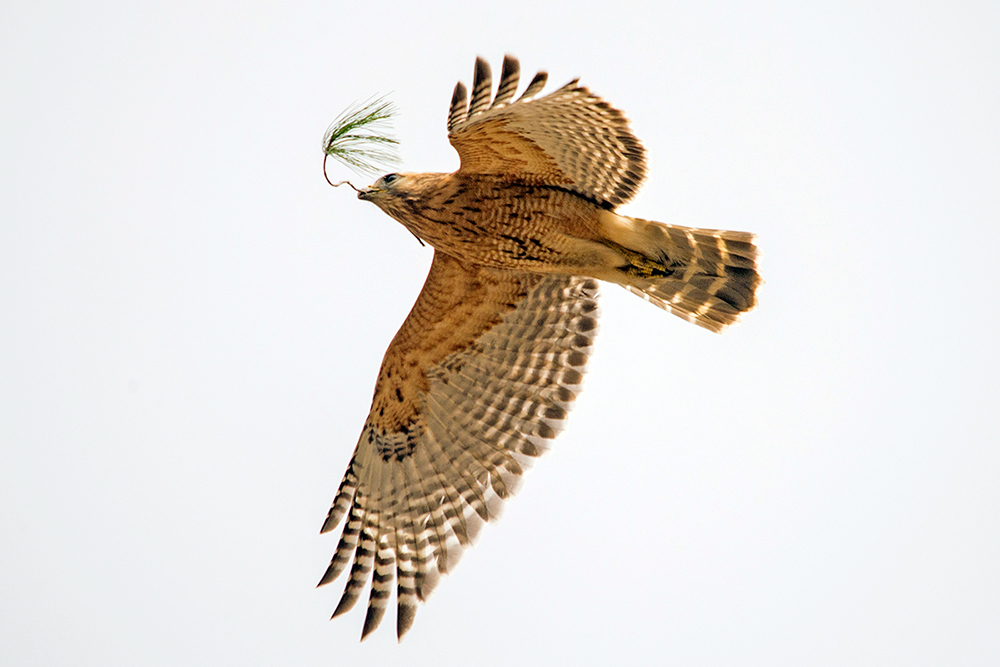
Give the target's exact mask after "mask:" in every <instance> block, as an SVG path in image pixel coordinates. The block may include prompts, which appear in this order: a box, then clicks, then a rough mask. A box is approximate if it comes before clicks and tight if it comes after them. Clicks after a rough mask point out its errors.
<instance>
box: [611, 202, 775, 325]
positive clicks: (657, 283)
mask: <svg viewBox="0 0 1000 667" xmlns="http://www.w3.org/2000/svg"><path fill="white" fill-rule="evenodd" d="M615 218H617V220H616V223H617V224H615V225H613V227H614V233H613V234H611V235H609V236H611V239H610V240H612V241H614V242H615V243H616V244H618V245H620V246H622V247H623V249H624V252H623V254H624V255H625V257H626V259H628V264H627V265H626V266H624V267H619V275H620V276H621V279H620V280H619V281H618V282H620V284H621V285H622V286H624V287H625V288H627V289H628V290H629V291H631V292H633V293H635V294H638V295H639V296H641V297H642V298H644V299H646V300H647V301H649V302H651V303H654V304H656V305H657V306H659V307H660V308H663V309H664V310H667V311H669V312H671V313H673V314H674V315H677V316H679V317H682V318H684V319H686V320H687V321H689V322H692V323H694V324H697V325H699V326H701V327H704V328H706V329H709V330H710V331H715V332H717V333H722V332H723V331H725V330H726V328H727V327H728V326H729V325H731V324H735V323H736V322H738V321H739V319H740V314H741V313H745V312H747V311H750V310H752V309H753V308H754V306H756V304H757V296H756V292H757V288H758V287H759V286H760V285H761V284H762V283H763V282H764V281H763V280H762V279H761V277H760V274H759V273H758V272H757V246H756V245H755V241H756V237H755V236H754V235H753V234H749V233H747V232H729V231H722V230H716V229H694V228H691V227H681V226H679V225H667V224H664V223H661V222H653V221H651V220H642V219H639V218H626V217H624V216H615Z"/></svg>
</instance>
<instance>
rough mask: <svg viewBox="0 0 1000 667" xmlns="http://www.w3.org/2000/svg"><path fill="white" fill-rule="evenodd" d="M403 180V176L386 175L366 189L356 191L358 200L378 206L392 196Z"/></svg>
mask: <svg viewBox="0 0 1000 667" xmlns="http://www.w3.org/2000/svg"><path fill="white" fill-rule="evenodd" d="M404 180H405V175H404V174H386V175H385V176H382V177H381V178H379V179H378V180H377V181H375V182H374V183H372V184H371V185H369V186H368V187H367V188H361V189H360V190H359V191H358V199H364V200H365V201H370V202H372V203H373V204H375V205H378V206H380V205H381V202H383V201H385V200H386V198H387V197H391V196H393V193H394V190H395V187H397V184H399V183H400V182H401V181H404Z"/></svg>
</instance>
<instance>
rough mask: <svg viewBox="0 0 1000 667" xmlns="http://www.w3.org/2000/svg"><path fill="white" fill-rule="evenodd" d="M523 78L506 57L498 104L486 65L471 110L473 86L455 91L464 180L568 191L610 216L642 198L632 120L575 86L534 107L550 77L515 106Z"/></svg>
mask: <svg viewBox="0 0 1000 667" xmlns="http://www.w3.org/2000/svg"><path fill="white" fill-rule="evenodd" d="M519 72H520V65H519V64H518V61H517V59H516V58H513V57H511V56H505V57H504V61H503V72H502V73H501V77H500V84H499V86H498V88H497V94H496V97H494V98H493V100H492V103H491V101H490V93H491V88H492V79H491V74H490V66H489V64H488V63H487V62H486V61H485V60H483V59H482V58H477V59H476V73H475V80H474V83H473V86H472V101H471V103H468V104H467V103H466V90H465V86H464V85H463V84H462V83H461V82H459V83H458V85H457V86H455V94H454V95H453V96H452V100H451V111H450V113H449V114H448V139H449V140H450V141H451V145H452V146H454V147H455V150H456V151H458V155H459V157H460V158H461V159H462V165H461V168H460V169H459V173H463V172H464V173H469V174H496V175H504V176H508V177H510V178H511V179H512V180H519V181H523V182H527V183H531V184H533V185H552V186H556V187H562V188H566V189H568V190H571V191H573V192H576V193H577V194H579V195H582V196H584V197H587V198H588V199H592V200H594V201H595V202H596V203H598V204H601V205H605V206H608V207H610V208H613V207H615V206H617V205H619V204H622V203H624V202H626V201H628V200H629V199H631V198H632V197H633V196H635V193H636V192H637V191H638V189H639V185H640V184H641V183H642V181H643V179H644V178H645V176H646V159H645V152H644V151H643V148H642V144H640V143H639V140H638V139H636V138H635V136H634V135H633V134H632V132H631V131H630V130H629V125H628V121H627V120H626V119H625V116H624V115H622V113H621V112H620V111H618V110H617V109H615V108H614V107H612V106H611V105H610V104H608V103H607V102H605V101H604V100H602V99H601V98H599V97H597V96H596V95H593V94H592V93H591V92H590V91H589V90H587V89H586V88H584V87H582V86H579V85H577V82H576V81H575V80H574V81H571V82H570V83H568V84H566V85H565V86H563V87H562V88H560V89H559V90H557V91H555V92H554V93H551V94H549V95H546V96H545V97H541V98H538V99H532V98H533V97H534V95H536V94H537V93H538V92H540V91H541V89H542V88H543V87H544V86H545V80H546V78H547V76H548V75H547V74H545V72H539V73H538V74H536V75H535V78H534V79H533V80H532V82H531V83H530V84H529V85H528V88H527V89H526V90H525V92H524V94H523V95H522V96H521V97H520V98H518V99H517V101H515V102H511V101H510V100H511V99H512V98H513V96H514V93H515V92H516V91H517V84H518V76H519Z"/></svg>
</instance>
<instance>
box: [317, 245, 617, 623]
mask: <svg viewBox="0 0 1000 667" xmlns="http://www.w3.org/2000/svg"><path fill="white" fill-rule="evenodd" d="M596 296H597V283H596V281H594V280H592V279H589V278H580V277H572V276H541V275H532V274H526V273H518V272H510V271H497V270H493V269H487V268H479V267H467V266H464V265H462V264H461V263H459V262H458V260H456V259H453V258H451V257H450V256H448V255H445V254H443V253H439V252H436V253H435V254H434V261H433V263H432V264H431V269H430V273H429V274H428V276H427V281H426V282H425V283H424V287H423V290H422V291H421V292H420V296H419V297H418V298H417V302H416V303H415V304H414V306H413V310H412V311H410V314H409V316H408V317H407V318H406V321H405V322H404V323H403V326H402V327H401V328H400V330H399V332H398V333H397V334H396V337H395V338H394V339H393V341H392V343H391V344H390V345H389V349H388V351H387V352H386V354H385V358H384V359H383V361H382V368H381V371H380V373H379V378H378V382H377V383H376V385H375V397H374V400H373V401H372V408H371V412H370V413H369V415H368V420H367V422H366V423H365V426H364V430H363V431H362V433H361V439H360V440H359V441H358V445H357V447H356V448H355V450H354V456H353V458H352V459H351V464H350V466H349V467H348V469H347V474H346V475H345V476H344V480H343V482H341V485H340V489H339V491H338V492H337V496H336V499H335V500H334V502H333V507H332V508H331V509H330V513H329V516H328V517H327V520H326V523H324V525H323V530H322V532H327V531H330V530H333V529H334V528H336V527H337V525H338V524H339V523H340V521H341V520H342V519H343V517H344V516H345V515H346V516H347V522H346V524H345V526H344V530H343V533H342V536H341V538H340V543H339V544H338V546H337V550H336V553H335V554H334V556H333V559H332V560H331V561H330V566H329V568H327V571H326V573H325V574H324V575H323V578H322V580H321V581H320V585H323V584H326V583H328V582H330V581H332V580H334V579H336V578H337V576H338V575H339V574H340V573H341V572H342V571H343V570H344V568H345V567H346V566H347V564H348V563H349V562H351V560H352V557H353V565H352V567H351V573H350V576H349V578H348V581H347V586H346V588H345V589H344V595H343V597H342V598H341V600H340V603H339V604H338V605H337V609H336V611H335V612H334V616H337V615H339V614H342V613H344V612H346V611H348V610H349V609H351V607H353V606H354V603H355V602H356V601H357V599H358V597H359V596H360V594H361V593H362V590H363V589H364V587H365V586H366V584H367V582H368V578H369V575H370V574H371V573H372V570H373V569H374V575H373V580H372V587H371V594H370V597H369V602H368V614H367V616H366V618H365V625H364V630H363V632H362V639H364V638H365V637H366V636H367V635H368V634H369V633H370V632H371V631H372V630H374V629H375V628H376V627H377V626H378V624H379V623H380V621H381V620H382V616H383V614H384V613H385V609H386V606H387V605H388V598H389V596H390V593H391V588H392V582H393V579H394V578H395V580H396V582H397V585H396V599H397V617H396V633H397V635H398V636H399V637H400V638H402V636H403V634H404V633H405V632H406V631H407V630H408V629H409V627H410V625H411V624H412V622H413V617H414V613H415V612H416V602H417V600H424V599H426V598H427V596H428V595H429V594H430V592H431V590H432V589H433V587H434V585H435V584H436V583H437V580H438V579H439V576H440V575H441V574H445V573H447V572H448V571H449V570H450V568H452V567H453V566H454V565H455V563H456V562H457V561H458V558H459V556H460V555H461V553H462V550H463V549H464V548H465V547H466V546H468V545H469V544H470V543H471V540H472V539H473V538H474V537H475V535H476V533H477V531H478V530H479V528H480V527H481V526H482V525H483V523H484V522H486V521H489V520H492V519H495V518H497V517H498V516H499V513H500V510H501V509H502V507H503V504H504V501H506V500H507V499H508V498H509V497H510V495H511V494H512V493H513V492H514V491H515V490H516V489H517V487H518V484H519V482H520V477H521V474H522V472H523V471H524V469H525V468H526V467H528V466H529V465H530V464H531V462H532V459H533V458H534V457H535V456H537V455H538V454H540V453H541V452H543V451H544V450H545V449H546V448H547V446H548V443H549V441H550V440H551V439H552V438H554V437H555V436H556V434H557V433H558V432H559V430H560V429H561V427H562V424H563V421H564V420H565V418H566V414H567V409H568V408H569V406H570V404H571V403H572V401H573V400H574V399H575V393H574V392H575V390H576V388H577V387H578V386H579V385H580V383H581V381H582V379H583V370H584V367H585V365H586V363H587V357H588V354H589V351H590V346H591V343H592V340H593V337H594V334H595V332H596V328H597V301H596Z"/></svg>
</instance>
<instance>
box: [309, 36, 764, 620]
mask: <svg viewBox="0 0 1000 667" xmlns="http://www.w3.org/2000/svg"><path fill="white" fill-rule="evenodd" d="M518 73H519V65H518V62H517V60H516V59H514V58H512V57H510V56H507V57H505V58H504V62H503V72H502V75H501V78H500V84H499V87H498V90H497V92H496V95H495V96H493V97H492V99H491V89H492V83H491V75H490V68H489V65H488V64H487V63H486V61H484V60H483V59H481V58H479V59H477V60H476V69H475V79H474V85H473V90H472V98H471V102H470V103H469V104H468V107H467V106H466V90H465V87H464V86H463V85H462V84H461V83H459V84H458V85H457V86H456V87H455V94H454V96H453V98H452V102H451V111H450V113H449V115H448V138H449V140H450V141H451V144H452V145H453V146H454V147H455V150H457V151H458V154H459V156H460V157H461V166H460V168H459V169H458V171H456V172H455V173H453V174H387V175H385V176H383V177H381V178H379V179H378V180H377V181H376V182H375V183H374V184H373V185H372V186H371V187H369V188H365V189H363V190H362V191H360V193H359V194H358V197H359V198H360V199H364V200H367V201H370V202H372V203H374V204H375V205H377V206H378V207H379V208H381V209H382V210H383V211H385V212H386V213H388V214H389V215H390V216H392V217H393V218H395V219H396V220H398V221H399V222H400V223H402V224H403V226H405V227H406V228H407V229H408V230H410V231H411V232H413V234H415V235H416V236H417V237H418V238H420V239H423V240H424V241H426V242H427V243H429V244H430V245H431V246H433V247H434V259H433V262H432V264H431V268H430V273H429V274H428V276H427V281H426V282H425V283H424V287H423V290H422V291H421V292H420V295H419V296H418V297H417V301H416V303H415V304H414V306H413V310H411V311H410V314H409V316H408V317H407V318H406V321H405V322H403V325H402V327H401V328H400V330H399V332H398V333H397V334H396V337H395V338H394V339H393V341H392V343H391V344H390V345H389V349H388V351H386V354H385V358H384V359H383V361H382V368H381V370H380V371H379V376H378V381H377V383H376V385H375V396H374V399H373V401H372V407H371V412H370V413H369V415H368V419H367V421H366V422H365V426H364V429H363V431H362V433H361V439H360V440H359V441H358V444H357V447H356V448H355V450H354V456H353V457H352V459H351V463H350V466H349V467H348V469H347V474H346V475H345V476H344V480H343V482H341V485H340V489H339V490H338V492H337V496H336V499H335V500H334V502H333V507H332V508H331V509H330V513H329V516H328V517H327V520H326V522H325V523H324V524H323V529H322V532H327V531H330V530H333V529H334V528H336V527H337V525H338V524H339V523H340V522H341V520H342V519H343V518H344V517H345V515H346V517H347V521H346V524H345V526H344V530H343V533H342V536H341V539H340V543H339V544H338V546H337V550H336V553H335V554H334V556H333V559H332V561H331V562H330V566H329V568H328V569H327V570H326V573H325V574H324V575H323V578H322V580H321V581H320V585H322V584H326V583H328V582H330V581H332V580H334V579H336V578H337V576H338V575H339V574H340V573H341V572H342V571H343V570H344V568H345V567H346V566H347V565H348V563H351V561H352V559H353V565H352V567H351V571H350V576H349V578H348V580H347V586H346V589H345V591H344V595H343V597H342V598H341V600H340V603H339V604H338V605H337V609H336V611H335V612H334V616H337V615H339V614H342V613H344V612H346V611H347V610H349V609H350V608H351V607H352V606H353V605H354V603H355V602H356V601H357V599H358V597H359V596H360V594H361V593H362V590H363V589H364V587H365V586H366V585H367V582H368V580H369V577H371V578H372V585H371V593H370V596H369V602H368V614H367V616H366V618H365V624H364V629H363V632H362V639H364V638H365V637H366V636H367V635H368V634H369V633H370V632H372V631H373V630H374V629H375V628H376V627H377V626H378V625H379V623H380V621H381V620H382V616H383V614H384V612H385V609H386V607H387V605H388V602H389V597H390V594H391V589H392V585H393V581H394V580H395V582H396V600H397V616H396V633H397V636H398V637H399V638H402V636H403V634H404V633H406V631H407V630H408V629H409V628H410V625H411V624H412V623H413V618H414V614H415V612H416V606H417V601H418V600H421V601H422V600H425V599H426V598H427V596H428V594H429V593H430V592H431V590H432V589H433V587H434V586H435V584H436V583H437V581H438V579H439V576H440V575H441V574H445V573H447V572H448V571H450V569H451V568H452V567H454V565H455V563H456V562H457V560H458V558H459V556H460V555H461V552H462V550H463V549H464V548H465V547H467V546H468V545H469V544H470V542H471V541H472V539H473V538H474V537H475V536H476V533H477V532H478V530H479V528H480V527H481V526H482V525H483V524H484V523H485V522H487V521H490V520H491V519H495V518H496V517H498V516H499V512H500V510H501V508H502V506H503V504H504V502H505V501H506V500H507V499H508V498H509V497H510V496H511V494H513V493H514V492H515V491H516V489H517V487H518V485H519V484H520V481H521V475H522V473H523V472H524V470H525V469H526V468H528V467H529V466H530V465H531V463H532V460H533V459H534V458H535V457H536V456H538V455H539V454H540V453H542V452H543V451H545V449H546V448H547V447H548V446H549V443H550V441H551V440H552V439H553V438H554V437H555V436H556V434H557V433H558V432H559V430H560V429H561V428H562V425H563V423H564V421H565V419H566V415H567V411H568V409H569V407H570V405H571V404H572V402H573V400H574V399H575V397H576V393H577V392H578V390H579V387H580V385H581V382H582V380H583V372H584V368H585V366H586V364H587V358H588V356H589V354H590V348H591V345H592V343H593V339H594V335H595V333H596V331H597V314H598V312H597V280H604V281H608V282H612V283H616V284H618V285H622V286H623V287H625V288H626V289H628V290H630V291H632V292H634V293H636V294H638V295H640V296H642V297H643V298H645V299H647V300H649V301H651V302H653V303H655V304H656V305H658V306H660V307H661V308H664V309H666V310H668V311H670V312H671V313H674V314H675V315H678V316H680V317H683V318H684V319H686V320H688V321H689V322H693V323H695V324H697V325H700V326H702V327H705V328H706V329H709V330H711V331H716V332H721V331H723V330H724V329H725V328H726V327H727V326H729V325H730V324H733V323H734V322H736V321H738V320H739V315H740V313H743V312H746V311H748V310H750V309H751V308H753V307H754V304H755V296H754V295H755V291H756V289H757V287H758V285H760V283H761V279H760V276H759V275H758V273H757V261H756V257H757V248H756V246H755V245H754V236H753V235H751V234H747V233H744V232H728V231H715V230H707V229H690V228H687V227H679V226H674V225H666V224H662V223H658V222H650V221H648V220H640V219H637V218H630V217H626V216H621V215H617V214H616V213H615V212H614V209H615V207H616V206H617V205H619V204H622V203H624V202H626V201H628V200H629V199H631V198H632V196H634V195H635V193H636V191H637V189H638V187H639V185H640V183H642V181H643V178H644V177H645V175H646V165H645V159H644V152H643V148H642V146H641V144H640V143H639V141H638V139H636V138H635V137H634V136H633V135H632V133H631V132H630V131H629V127H628V122H627V121H626V120H625V118H624V116H623V115H622V114H621V112H619V111H618V110H617V109H615V108H613V107H611V106H610V105H609V104H608V103H607V102H605V101H603V100H601V99H600V98H599V97H596V96H595V95H593V94H592V93H590V91H588V90H587V89H586V88H584V87H582V86H579V85H577V81H575V80H574V81H572V82H570V83H569V84H567V85H566V86H564V87H562V88H560V89H559V90H557V91H555V92H554V93H551V94H549V95H546V96H545V97H541V98H538V99H533V98H534V96H535V95H536V94H537V93H539V92H540V91H541V89H542V88H543V87H544V85H545V81H546V78H547V75H546V74H545V73H544V72H540V73H538V74H537V75H536V76H535V78H534V79H533V80H532V81H531V83H530V84H529V85H528V88H527V90H526V91H525V92H524V94H522V95H521V97H520V98H518V99H517V101H511V100H512V99H513V96H514V93H515V92H516V90H517V86H518ZM373 571H374V572H373Z"/></svg>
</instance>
